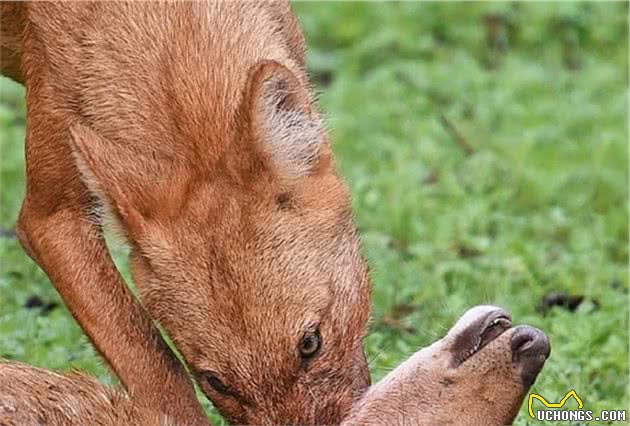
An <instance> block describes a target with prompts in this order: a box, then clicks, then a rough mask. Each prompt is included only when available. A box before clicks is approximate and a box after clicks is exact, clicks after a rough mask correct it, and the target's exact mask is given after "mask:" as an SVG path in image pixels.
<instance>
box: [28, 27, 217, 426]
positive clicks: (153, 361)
mask: <svg viewBox="0 0 630 426" xmlns="http://www.w3.org/2000/svg"><path fill="white" fill-rule="evenodd" d="M25 43H26V44H25V46H26V45H28V43H30V45H28V48H25V49H24V51H23V52H24V54H23V55H22V61H23V65H25V69H28V70H29V72H28V73H27V74H26V76H25V77H26V81H25V85H26V89H27V95H26V97H27V126H26V127H27V128H26V172H27V173H26V174H27V188H26V198H25V200H24V203H23V205H22V210H21V212H20V217H19V220H18V224H17V233H18V237H19V239H20V241H21V243H22V244H23V246H24V248H25V249H26V251H27V253H28V254H29V255H30V256H31V258H33V260H35V262H37V264H38V265H39V266H40V267H41V268H42V269H43V270H44V271H45V272H46V274H47V275H48V277H49V278H50V280H51V281H52V283H53V284H54V286H55V288H56V289H57V291H58V292H59V293H60V295H61V297H62V298H63V299H64V301H65V303H66V305H67V306H68V308H69V309H70V311H71V312H72V315H73V316H74V318H75V319H76V320H77V321H78V322H79V324H80V325H81V327H82V328H83V330H84V331H85V333H86V334H87V335H88V336H89V338H90V339H91V341H92V343H93V344H94V346H95V347H96V349H97V350H98V351H99V353H101V354H102V355H103V357H104V358H105V359H106V361H107V362H108V364H109V365H110V366H111V368H112V369H113V371H114V372H115V373H116V375H117V376H118V377H119V378H120V380H121V382H122V383H123V385H124V387H125V388H126V390H127V391H128V394H129V396H130V397H131V398H133V399H134V400H135V401H136V403H137V404H138V405H139V406H146V407H152V409H153V410H154V411H156V412H158V413H161V414H165V415H168V416H169V417H171V418H173V419H175V420H176V422H177V424H204V423H205V424H207V423H206V419H205V416H204V415H203V412H202V410H201V407H200V405H199V404H198V402H197V400H196V397H195V394H194V390H193V387H192V385H191V383H190V380H189V378H188V377H187V374H186V372H185V370H184V368H183V366H182V365H181V364H180V363H179V362H178V360H177V359H176V358H175V356H174V355H173V353H172V352H171V351H170V350H169V348H168V347H167V346H166V344H165V343H164V341H163V340H162V338H161V336H160V334H159V332H158V331H157V329H156V327H155V326H154V325H153V324H152V322H151V320H150V319H149V318H148V316H147V315H146V313H145V312H144V310H143V308H142V307H141V306H140V305H139V304H138V303H137V301H136V300H135V299H134V298H133V296H132V295H131V293H130V291H129V290H128V289H127V287H126V286H125V284H124V282H123V280H122V278H121V276H120V274H119V273H118V271H117V269H116V267H115V266H114V263H113V261H112V259H111V257H110V255H109V251H108V249H107V246H106V244H105V241H104V239H103V238H102V233H101V230H100V227H99V226H97V225H95V224H94V223H93V221H90V220H89V219H88V216H87V209H89V208H90V200H91V197H90V196H89V194H88V192H87V190H86V188H85V187H84V185H83V183H82V181H81V180H80V178H79V173H78V171H77V169H76V166H75V165H74V162H73V156H72V152H71V149H70V147H69V144H68V138H69V131H68V128H69V126H70V124H71V123H72V122H73V121H75V120H76V117H74V116H72V115H71V113H69V112H67V111H64V110H63V109H62V108H59V106H58V104H56V103H55V99H56V98H57V97H58V96H59V94H58V93H52V92H51V91H50V89H49V87H48V85H47V84H45V83H44V79H43V77H42V76H45V75H46V65H45V63H44V62H43V59H42V58H41V56H38V55H37V54H36V52H38V51H40V50H38V48H37V45H36V43H37V39H36V38H35V37H33V38H29V37H28V31H27V34H26V37H25ZM27 52H34V53H33V54H28V53H27ZM157 389H159V390H157Z"/></svg>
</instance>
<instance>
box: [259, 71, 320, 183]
mask: <svg viewBox="0 0 630 426" xmlns="http://www.w3.org/2000/svg"><path fill="white" fill-rule="evenodd" d="M251 75H252V77H251V81H250V84H251V85H250V87H251V89H250V100H251V103H250V106H251V107H252V109H253V111H251V114H252V115H253V120H252V122H253V125H254V129H255V133H256V134H257V136H258V139H259V140H260V142H261V143H262V145H263V150H264V151H265V152H266V153H267V154H268V156H269V158H270V159H271V161H272V163H273V168H274V169H275V170H276V172H277V174H278V175H279V176H278V177H279V178H280V179H281V180H283V181H289V182H291V181H295V180H297V179H299V178H302V177H304V176H307V175H309V174H311V173H312V172H313V171H314V170H315V168H316V166H317V164H318V161H319V159H320V154H321V150H322V147H323V145H324V144H325V139H324V131H323V123H322V120H321V118H320V116H319V114H317V112H316V111H315V110H314V109H313V107H312V102H311V97H310V93H309V91H308V89H307V88H306V87H305V86H304V84H303V83H301V82H300V81H299V80H298V78H297V77H296V76H295V75H294V74H293V73H292V72H291V71H290V70H289V69H288V68H286V67H285V66H283V65H281V64H279V63H277V62H274V61H263V62H261V63H259V64H258V65H256V66H255V67H254V70H253V72H252V74H251Z"/></svg>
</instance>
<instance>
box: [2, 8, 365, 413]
mask: <svg viewBox="0 0 630 426" xmlns="http://www.w3.org/2000/svg"><path fill="white" fill-rule="evenodd" d="M0 8H1V9H0V11H1V13H2V17H1V33H0V38H1V43H2V45H1V47H2V49H1V53H2V57H1V58H0V61H1V64H2V72H3V73H4V74H5V75H7V76H9V77H11V78H13V79H15V80H17V81H18V82H21V83H23V84H24V85H25V87H26V104H27V124H26V175H27V179H26V180H27V183H26V195H25V199H24V202H23V205H22V209H21V211H20V215H19V219H18V223H17V233H18V237H19V239H20V241H21V243H22V245H23V246H24V249H25V251H26V252H27V253H28V255H29V256H30V257H31V258H32V259H33V260H34V261H35V262H36V263H37V264H38V265H39V266H40V267H41V268H42V269H43V270H44V271H45V272H46V273H47V275H48V277H49V278H50V280H51V281H52V283H53V284H54V286H55V287H56V289H57V290H58V291H59V293H60V294H61V296H62V298H63V299H64V301H65V303H66V304H67V306H68V308H69V309H70V311H71V312H72V314H73V316H74V317H75V318H76V320H77V321H78V322H79V324H80V325H81V327H82V328H83V329H84V331H85V332H86V334H87V335H88V336H89V338H90V339H91V341H92V343H93V344H94V346H95V347H96V349H97V350H98V351H99V352H100V353H101V354H102V355H103V357H104V358H105V360H106V361H107V362H108V364H109V365H110V366H111V368H112V369H113V371H114V372H115V373H116V375H117V376H118V377H119V378H120V380H121V382H122V384H123V385H124V388H125V389H126V391H127V392H128V395H129V397H130V398H132V399H133V400H134V402H135V403H136V404H137V406H138V407H145V408H149V407H150V408H151V409H152V410H155V411H156V412H157V413H158V414H160V415H164V416H167V417H168V418H170V419H173V421H174V422H176V423H178V424H179V423H181V422H183V421H186V422H189V423H195V422H196V423H199V424H202V423H203V422H205V419H204V417H203V414H202V412H201V410H200V408H199V405H198V404H197V402H196V400H195V395H194V393H193V389H192V386H191V384H190V382H189V381H188V378H187V375H186V373H185V370H184V368H183V367H182V366H181V365H180V364H179V363H178V361H177V360H176V358H175V357H174V356H173V354H172V353H171V352H170V351H169V350H168V348H167V347H166V345H165V344H164V342H163V340H162V339H161V337H160V335H159V333H158V331H157V330H156V327H155V326H154V325H153V323H152V320H155V321H158V322H159V323H160V324H161V325H162V326H164V328H165V329H166V331H167V332H168V334H169V335H170V336H171V337H172V339H173V341H174V342H175V344H176V346H177V348H178V349H179V350H180V351H181V353H182V355H183V357H184V359H185V361H186V363H187V364H188V367H189V368H190V371H191V372H192V374H193V375H194V377H195V378H196V379H197V381H198V383H199V384H200V385H201V387H202V389H203V391H204V393H205V394H206V395H207V396H208V397H209V398H210V399H211V400H212V402H213V403H214V404H215V405H216V406H217V407H218V409H219V411H220V412H221V414H222V415H224V416H225V417H226V418H227V419H228V420H229V421H231V422H234V423H255V424H270V423H283V424H287V423H292V424H297V423H299V424H312V423H324V424H333V423H338V422H339V421H340V420H341V419H342V418H343V417H344V416H345V415H346V414H348V411H349V409H350V405H351V402H352V400H353V399H354V398H356V397H357V396H358V395H360V394H361V393H362V392H363V390H364V389H365V388H366V387H367V386H368V384H369V383H368V371H367V365H366V360H365V357H364V354H363V349H362V339H363V336H364V332H365V326H366V322H367V319H368V315H369V312H368V311H369V283H368V277H367V270H366V266H365V263H364V261H363V259H362V257H361V254H360V250H359V241H358V238H357V233H356V230H355V227H354V225H353V223H352V217H351V211H350V202H349V196H348V193H347V190H346V188H345V187H344V185H343V183H342V181H341V179H340V178H339V177H338V175H337V174H336V172H335V168H334V164H333V159H332V157H331V151H330V147H329V142H328V138H327V136H326V132H325V130H324V128H323V126H322V124H321V119H320V117H319V114H318V112H317V109H316V108H315V106H314V104H313V101H312V96H311V90H310V89H309V83H308V81H307V78H306V74H305V69H304V40H303V36H302V34H301V32H300V30H299V28H298V25H297V21H296V18H295V17H294V15H293V13H292V12H291V10H290V7H289V5H288V3H286V2H284V1H281V2H270V1H263V2H242V1H216V2H195V1H191V2H159V3H158V2H128V3H119V2H62V3H59V2H32V3H28V2H27V3H21V2H17V3H16V2H2V3H1V4H0ZM104 217H110V218H112V219H113V220H114V221H115V222H117V223H118V225H119V226H118V228H119V230H120V232H121V233H122V234H124V236H125V237H126V239H127V241H128V243H129V245H130V247H131V254H130V266H131V270H132V275H133V279H134V281H135V283H136V285H137V287H138V288H139V289H140V292H141V300H142V303H143V305H142V306H141V305H139V304H138V303H136V301H135V299H134V298H133V297H132V295H131V293H130V292H129V291H128V289H127V288H126V286H125V284H124V283H123V280H122V279H121V277H120V274H119V273H118V271H117V270H116V268H115V266H114V264H113V262H112V260H111V258H110V255H109V252H108V249H107V247H106V244H105V241H104V239H103V238H102V231H101V226H102V221H103V218H104ZM145 309H146V312H145Z"/></svg>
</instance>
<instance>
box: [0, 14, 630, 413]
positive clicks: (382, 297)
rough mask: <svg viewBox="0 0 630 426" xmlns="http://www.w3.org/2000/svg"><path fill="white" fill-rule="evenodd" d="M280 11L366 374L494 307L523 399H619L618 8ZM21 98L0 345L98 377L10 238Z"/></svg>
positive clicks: (13, 89)
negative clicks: (330, 193)
mask: <svg viewBox="0 0 630 426" xmlns="http://www.w3.org/2000/svg"><path fill="white" fill-rule="evenodd" d="M294 6H295V10H296V13H297V14H298V16H299V18H300V21H301V22H302V26H303V29H304V32H305V34H306V38H307V42H308V46H309V51H308V63H309V68H310V74H311V76H312V81H313V83H314V85H315V86H316V89H317V91H318V93H319V94H320V95H319V100H320V104H321V108H322V109H323V110H324V111H325V113H326V114H327V116H328V124H329V128H330V133H331V138H332V141H333V143H334V150H335V152H336V155H337V163H338V167H339V169H340V171H341V173H342V174H343V175H344V176H345V177H346V179H347V181H348V183H349V185H350V187H351V189H352V193H353V205H354V211H355V216H356V221H357V224H358V226H359V229H360V231H361V234H362V239H363V243H364V249H365V254H366V255H367V257H368V259H369V262H370V265H371V268H372V279H373V285H374V290H373V320H372V322H371V325H370V335H369V337H368V339H367V342H366V343H367V349H368V358H369V360H370V365H371V368H372V372H373V378H374V379H375V380H376V379H378V378H380V377H382V376H383V375H384V374H386V372H387V371H389V370H390V369H391V368H392V367H394V366H396V365H397V364H398V363H399V362H400V361H401V360H402V359H404V358H406V357H407V356H409V355H410V354H411V353H412V352H414V351H416V350H417V348H418V347H420V346H424V345H427V344H429V343H430V342H431V341H433V340H435V339H437V338H439V337H440V336H442V335H443V333H444V332H445V331H446V330H447V329H448V328H449V327H450V325H451V324H452V323H453V321H454V320H455V319H456V318H457V317H458V316H459V315H461V314H462V313H463V312H464V311H465V310H466V309H467V308H468V307H470V306H472V305H476V304H480V303H493V304H498V305H500V306H503V307H506V308H508V309H509V310H510V311H511V312H512V314H513V317H514V320H515V322H516V323H528V324H532V325H535V326H537V327H539V328H541V329H543V330H544V331H545V332H546V333H547V334H548V335H549V336H550V338H551V342H552V355H551V358H550V359H549V361H548V362H547V364H546V366H545V368H544V370H543V372H542V373H541V375H540V377H539V378H538V380H537V382H536V384H535V385H534V387H533V391H534V392H537V393H540V394H542V395H543V396H545V397H546V398H547V399H548V400H550V401H555V400H559V399H560V398H561V397H562V396H564V394H565V393H566V392H567V391H568V390H569V389H575V390H576V392H577V393H578V394H579V395H580V397H581V398H582V399H583V400H584V408H585V409H589V410H593V411H595V412H598V411H599V410H601V409H622V408H626V409H627V408H628V271H627V267H628V145H627V140H628V122H627V119H628V3H623V2H618V3H609V2H606V3H577V2H576V3H573V2H571V3H569V2H567V3H551V2H549V3H537V2H536V3H533V2H532V3H473V2H469V3H416V2H402V3H354V2H352V3H350V2H348V3H346V2H343V3H342V2H324V3H319V2H299V3H295V4H294ZM23 96H24V92H23V89H22V88H21V87H19V86H17V85H16V84H14V83H12V82H11V81H9V80H7V79H4V78H1V77H0V179H1V180H0V185H1V191H0V228H1V230H0V259H1V263H0V268H1V270H0V357H5V358H9V359H17V360H21V361H25V362H29V363H32V364H35V365H38V366H44V367H48V368H55V369H67V368H69V367H71V366H72V367H76V368H80V369H84V370H87V371H90V372H92V373H93V374H96V375H98V376H99V378H101V380H103V381H105V382H107V383H111V382H112V379H111V378H109V377H108V376H107V373H106V369H105V368H104V367H103V366H102V365H101V363H100V361H99V360H98V358H97V357H96V356H95V354H94V352H93V350H92V349H91V348H90V346H89V344H88V343H87V340H86V339H85V338H84V337H83V336H82V333H81V331H80V330H79V328H78V327H77V326H76V324H75V323H74V322H73V321H72V318H71V317H70V316H69V314H68V312H67V310H66V309H65V307H64V306H63V304H62V303H61V301H60V299H59V297H58V296H57V294H56V293H55V291H54V290H53V288H52V286H51V285H50V284H49V282H48V280H47V278H46V277H45V275H44V274H43V273H42V272H41V271H39V270H38V269H37V268H36V267H35V266H34V264H33V263H32V262H31V261H30V260H29V259H28V258H27V257H26V255H25V254H24V253H23V252H22V250H21V249H20V247H19V244H18V243H17V241H16V239H15V235H14V233H13V226H14V224H15V221H16V218H17V213H18V210H19V206H20V202H21V199H22V195H23V192H24V161H23V155H24V154H23V137H24V124H25V121H24V101H23ZM115 253H116V259H117V261H118V263H119V265H120V267H121V269H122V270H123V273H124V274H125V276H127V271H126V263H125V262H126V261H125V253H124V250H122V249H115ZM571 404H573V402H570V403H569V404H568V406H571V407H573V406H572V405H571ZM526 410H527V407H524V410H523V411H522V414H521V416H520V417H519V419H518V420H517V424H527V422H528V419H529V417H528V416H527V413H526Z"/></svg>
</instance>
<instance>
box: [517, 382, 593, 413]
mask: <svg viewBox="0 0 630 426" xmlns="http://www.w3.org/2000/svg"><path fill="white" fill-rule="evenodd" d="M571 397H573V398H574V399H575V401H576V402H577V404H578V409H580V410H581V409H582V408H583V407H584V403H583V402H582V398H580V397H579V396H578V394H577V393H576V392H575V391H574V390H573V389H571V390H570V391H569V392H567V394H566V395H565V396H564V397H563V398H562V399H561V400H560V402H548V401H547V400H546V399H545V397H544V396H542V395H538V394H537V393H530V394H529V400H528V401H527V408H528V409H529V415H530V417H531V418H532V419H535V418H536V416H535V415H534V409H533V404H534V400H535V399H537V400H539V401H540V402H542V404H543V405H544V406H545V407H547V408H562V407H564V404H566V402H567V401H568V400H569V398H571Z"/></svg>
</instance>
